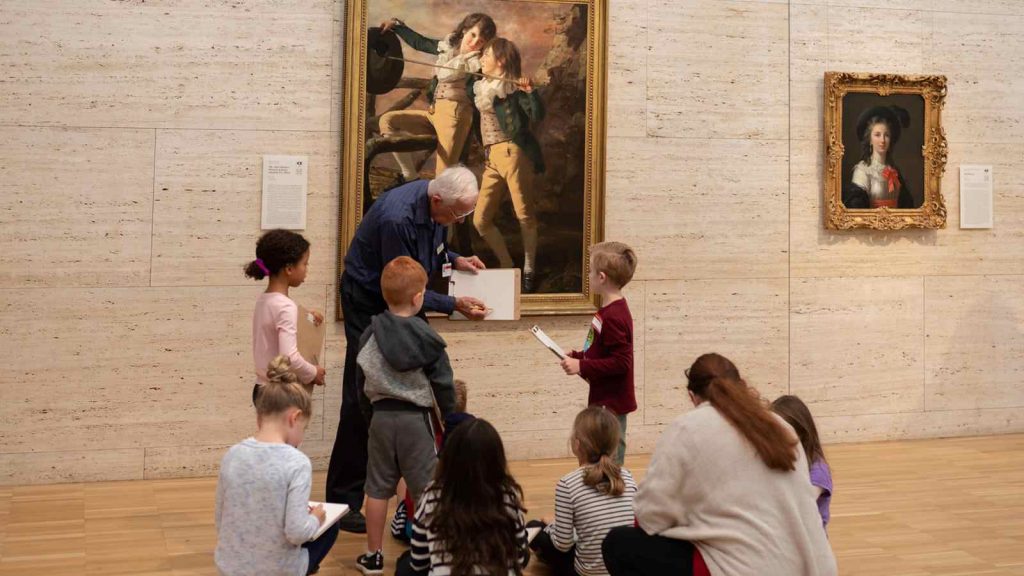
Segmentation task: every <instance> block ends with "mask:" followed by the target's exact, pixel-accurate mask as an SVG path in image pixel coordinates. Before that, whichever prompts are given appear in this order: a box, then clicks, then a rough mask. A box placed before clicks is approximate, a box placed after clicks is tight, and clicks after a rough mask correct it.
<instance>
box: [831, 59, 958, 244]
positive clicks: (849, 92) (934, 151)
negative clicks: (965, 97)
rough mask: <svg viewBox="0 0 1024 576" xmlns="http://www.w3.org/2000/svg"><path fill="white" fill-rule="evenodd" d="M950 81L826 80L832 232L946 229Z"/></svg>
mask: <svg viewBox="0 0 1024 576" xmlns="http://www.w3.org/2000/svg"><path fill="white" fill-rule="evenodd" d="M945 99H946V78H945V76H906V75H895V74H853V73H846V72H826V73H825V202H824V207H825V227H826V228H829V229H832V230H848V229H853V228H870V229H875V230H900V229H904V228H933V229H934V228H945V226H946V205H945V202H944V201H943V199H942V187H941V183H942V173H943V171H944V170H945V168H946V135H945V132H944V131H943V129H942V106H943V104H944V103H945Z"/></svg>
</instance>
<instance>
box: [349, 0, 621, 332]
mask: <svg viewBox="0 0 1024 576" xmlns="http://www.w3.org/2000/svg"><path fill="white" fill-rule="evenodd" d="M607 2H608V0H467V1H466V2H462V3H452V2H450V1H449V0H349V1H347V2H346V3H345V4H346V9H345V16H344V21H345V35H344V38H345V45H344V47H343V53H344V69H343V90H344V93H343V117H342V126H341V138H342V158H341V194H340V198H341V206H340V218H339V236H338V237H339V247H338V275H339V277H340V276H341V272H342V270H343V267H344V258H345V254H346V252H347V250H348V246H349V244H350V243H351V240H352V237H353V235H354V234H355V231H356V229H357V227H358V226H359V223H360V221H361V219H362V217H363V215H364V214H365V213H366V211H367V210H368V209H369V207H370V206H371V205H372V203H373V202H374V201H375V199H376V198H377V197H378V196H379V195H380V194H381V193H382V192H384V191H386V190H387V189H389V188H391V187H393V186H395V185H397V184H399V183H400V182H401V181H402V180H399V179H398V175H399V174H400V173H401V172H402V171H403V170H406V167H407V166H408V165H409V163H410V161H409V159H413V160H414V161H415V162H416V169H417V170H418V173H417V175H418V177H420V178H432V177H433V175H434V171H433V169H434V166H436V157H437V156H436V149H435V146H436V147H437V149H440V143H439V138H440V136H438V135H437V133H436V131H435V132H433V133H431V132H430V131H429V130H428V131H427V132H426V133H424V134H408V133H399V132H393V133H384V130H385V128H384V127H382V124H381V117H382V116H384V114H385V113H388V112H394V111H405V110H421V111H424V112H421V114H424V113H427V112H429V114H431V115H433V114H434V113H435V109H434V105H433V104H432V103H431V101H430V97H431V95H432V94H433V92H434V91H433V86H432V85H431V81H432V76H434V77H436V76H437V72H438V70H439V69H438V68H436V67H434V65H436V64H438V63H439V62H440V58H439V57H440V56H441V55H442V54H439V53H437V52H424V51H423V47H424V46H427V47H431V48H433V47H440V46H446V45H447V41H448V40H449V39H452V38H455V36H453V35H452V34H453V33H454V32H455V30H453V28H455V27H456V26H457V25H458V24H459V22H460V21H462V19H463V18H464V17H466V16H467V15H469V14H475V13H487V14H488V15H490V16H492V17H493V21H494V23H495V25H496V31H497V33H496V35H497V36H498V37H502V38H507V39H509V40H511V41H512V42H514V43H515V44H516V45H517V46H518V49H519V51H520V52H521V55H522V74H523V75H524V76H528V77H530V78H532V80H533V84H534V90H535V91H537V93H538V94H539V98H540V99H541V101H542V102H543V108H544V110H545V114H544V116H543V118H542V119H540V120H539V121H531V123H530V130H531V132H532V133H533V135H535V136H536V139H537V140H538V141H539V145H540V146H539V147H540V152H541V155H542V158H543V162H542V163H543V165H544V168H543V171H542V172H541V171H537V170H536V169H535V170H534V174H533V176H532V180H530V182H531V184H532V185H531V186H529V190H525V187H524V192H523V195H522V196H520V197H518V198H516V199H515V201H516V202H517V203H522V202H524V201H526V200H529V201H530V202H532V208H533V218H535V221H536V223H537V242H536V256H535V259H534V262H535V274H534V275H533V276H535V292H534V293H526V292H525V291H524V293H523V294H522V300H521V304H522V312H523V314H525V315H544V314H579V313H586V312H589V311H592V310H593V309H594V308H595V306H596V305H598V304H599V303H598V302H597V299H596V295H595V294H594V293H593V291H592V289H591V286H590V282H589V279H588V278H589V272H590V258H589V256H590V246H592V245H593V244H594V243H597V242H600V241H601V240H602V239H603V235H604V185H605V179H604V174H605V138H606V134H605V126H606V122H605V114H606V84H607V72H606V67H607V37H608V35H607V19H608V4H607ZM392 19H397V20H399V21H400V22H401V23H402V26H404V27H405V28H406V30H405V31H404V32H405V33H404V34H398V35H397V36H399V37H400V39H401V42H399V38H396V37H395V35H393V32H392V31H389V30H381V28H380V26H381V24H382V23H384V22H390V21H392ZM412 29H415V33H414V34H415V36H414V35H413V34H410V33H409V32H408V31H409V30H412ZM422 39H428V40H430V41H431V42H433V44H425V43H424V41H423V40H422ZM438 41H442V42H445V43H444V44H441V43H438ZM395 45H399V46H398V47H397V48H396V46H395ZM437 49H438V50H440V48H437ZM382 58H385V59H387V60H388V61H389V62H386V63H383V64H382V61H381V60H382ZM396 58H401V59H402V60H403V62H402V63H401V64H400V65H399V67H398V69H397V70H396V69H395V67H394V66H393V65H394V64H395V63H396V62H398V60H396ZM387 64H391V65H392V66H388V65H387ZM474 102H475V101H474ZM474 113H475V114H476V115H477V116H476V118H475V121H474V129H476V128H477V127H478V126H480V124H479V112H478V111H476V110H475V111H474ZM532 120H537V119H536V118H533V119H532ZM431 123H433V122H431ZM385 125H386V127H387V129H388V130H393V128H392V123H391V122H390V121H389V122H387V123H385ZM435 126H436V124H435ZM477 134H479V132H472V131H471V132H470V134H469V136H468V137H467V139H466V141H465V142H466V143H465V147H464V153H463V154H462V156H461V162H462V163H463V164H465V165H466V166H467V167H469V168H470V169H471V170H473V171H474V172H476V173H477V176H478V182H480V181H481V179H482V176H483V172H484V168H485V166H486V163H487V162H489V161H490V160H492V158H491V157H490V155H489V153H490V151H491V150H488V155H487V156H486V157H485V152H484V148H483V146H482V142H481V140H482V139H483V138H482V137H478V136H477ZM410 150H411V151H412V152H413V154H414V155H415V154H418V156H406V164H405V165H402V164H400V163H399V162H398V158H399V157H398V156H396V155H395V154H394V152H396V151H410ZM533 165H534V166H536V165H537V164H536V163H534V164H533ZM495 189H496V188H494V187H492V188H491V191H492V192H493V191H494V190H495ZM501 194H503V196H504V197H503V198H500V199H499V200H498V203H499V208H498V209H497V210H496V213H495V215H494V216H493V220H492V222H493V225H494V226H496V227H497V229H498V230H499V231H500V232H501V234H502V235H503V237H504V239H505V240H506V246H507V248H508V253H509V254H510V255H511V257H512V258H513V261H514V267H522V266H523V264H524V260H525V255H526V250H527V248H526V245H527V242H525V241H524V239H523V237H522V235H521V233H520V224H521V218H522V215H521V214H520V208H521V205H515V204H514V202H513V201H511V200H512V199H511V198H510V196H511V194H510V191H509V190H508V189H507V187H506V189H504V191H503V192H501ZM483 197H484V194H483V192H482V193H481V198H483ZM492 198H493V196H492ZM524 199H525V200H524ZM493 203H494V200H492V204H493ZM480 206H481V204H480V203H479V202H478V204H477V207H478V208H479V207H480ZM473 219H474V216H470V217H467V218H466V222H464V223H462V224H457V225H453V226H452V229H451V230H450V235H449V243H450V245H451V248H452V249H453V250H455V251H456V252H459V253H461V254H463V255H467V256H468V255H471V254H472V255H477V256H479V257H481V258H482V259H483V260H484V262H485V263H486V264H487V265H488V266H489V267H495V266H497V265H498V264H499V262H498V257H497V254H498V251H496V250H492V249H491V248H492V246H493V244H491V243H490V241H488V240H485V239H484V238H483V236H481V235H480V234H479V231H478V229H477V227H476V225H474V222H472V220H473ZM491 239H492V240H493V235H492V236H491ZM339 314H340V311H339Z"/></svg>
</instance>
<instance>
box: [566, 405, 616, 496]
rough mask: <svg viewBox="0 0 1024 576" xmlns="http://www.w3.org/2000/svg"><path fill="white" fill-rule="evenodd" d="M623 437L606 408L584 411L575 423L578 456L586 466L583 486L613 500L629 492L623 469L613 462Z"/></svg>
mask: <svg viewBox="0 0 1024 576" xmlns="http://www.w3.org/2000/svg"><path fill="white" fill-rule="evenodd" d="M620 434H621V431H620V430H619V422H618V420H616V419H615V417H614V416H612V413H611V412H609V411H608V409H606V408H605V407H604V406H591V407H589V408H585V409H584V410H583V411H582V412H580V413H579V414H577V415H576V421H575V422H574V423H573V439H574V440H575V441H576V446H577V450H578V454H577V456H579V457H580V458H582V459H583V460H584V461H586V462H587V464H585V465H584V471H583V483H584V484H585V485H587V486H590V487H592V488H595V489H597V491H598V492H600V493H602V494H608V495H610V496H620V495H622V493H623V492H624V491H625V490H626V483H625V482H624V481H623V480H622V467H621V466H619V465H618V463H616V462H615V459H614V458H612V453H613V452H614V451H615V450H616V449H617V448H618V445H619V435H620Z"/></svg>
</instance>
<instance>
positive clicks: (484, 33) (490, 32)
mask: <svg viewBox="0 0 1024 576" xmlns="http://www.w3.org/2000/svg"><path fill="white" fill-rule="evenodd" d="M477 24H479V25H480V37H481V38H483V39H484V41H487V40H490V39H491V38H494V35H495V34H497V33H498V27H497V26H495V25H494V19H493V18H491V17H490V16H488V15H487V14H484V13H482V12H474V13H472V14H469V15H467V16H466V17H465V18H463V19H462V22H459V25H458V26H456V27H455V30H453V31H452V39H451V45H452V48H458V47H459V46H460V45H462V37H463V36H465V35H466V30H472V29H473V26H476V25H477Z"/></svg>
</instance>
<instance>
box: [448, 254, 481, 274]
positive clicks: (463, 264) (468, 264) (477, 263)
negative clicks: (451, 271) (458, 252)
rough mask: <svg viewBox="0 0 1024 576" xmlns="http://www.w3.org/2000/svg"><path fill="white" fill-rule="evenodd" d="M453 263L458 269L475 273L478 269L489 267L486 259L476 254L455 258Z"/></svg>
mask: <svg viewBox="0 0 1024 576" xmlns="http://www.w3.org/2000/svg"><path fill="white" fill-rule="evenodd" d="M452 265H453V266H454V267H455V269H456V270H461V271H463V272H472V273H473V274H476V273H477V271H478V270H486V269H487V266H485V265H484V261H483V260H481V259H480V258H478V257H476V256H470V257H468V258H467V257H465V256H459V257H458V258H456V259H455V262H454V263H453V264H452Z"/></svg>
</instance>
